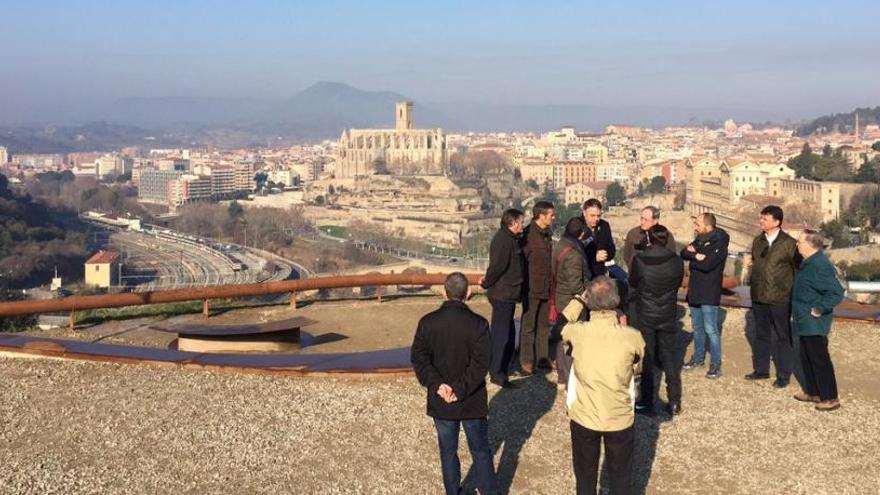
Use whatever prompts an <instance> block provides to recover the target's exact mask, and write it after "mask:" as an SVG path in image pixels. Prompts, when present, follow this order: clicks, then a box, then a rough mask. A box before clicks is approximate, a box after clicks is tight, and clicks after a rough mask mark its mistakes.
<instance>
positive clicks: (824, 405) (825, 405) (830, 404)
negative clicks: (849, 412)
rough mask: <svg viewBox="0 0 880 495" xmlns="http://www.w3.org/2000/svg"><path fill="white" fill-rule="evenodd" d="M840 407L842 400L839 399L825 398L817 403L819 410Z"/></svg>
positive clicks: (832, 409) (831, 409)
mask: <svg viewBox="0 0 880 495" xmlns="http://www.w3.org/2000/svg"><path fill="white" fill-rule="evenodd" d="M835 409H840V401H839V400H837V399H831V400H823V401H820V402H819V403H818V404H816V410H817V411H834V410H835Z"/></svg>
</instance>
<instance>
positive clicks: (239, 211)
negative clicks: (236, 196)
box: [226, 201, 244, 222]
mask: <svg viewBox="0 0 880 495" xmlns="http://www.w3.org/2000/svg"><path fill="white" fill-rule="evenodd" d="M226 213H228V214H229V218H230V219H231V220H233V221H236V222H237V221H239V220H241V219H242V217H244V208H242V207H241V205H240V204H239V203H238V201H233V202H231V203H229V206H228V207H227V208H226Z"/></svg>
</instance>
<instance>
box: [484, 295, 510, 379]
mask: <svg viewBox="0 0 880 495" xmlns="http://www.w3.org/2000/svg"><path fill="white" fill-rule="evenodd" d="M489 304H491V305H492V323H491V324H490V325H491V326H490V328H489V333H490V337H491V339H492V360H491V361H490V362H489V378H490V379H491V380H492V381H493V382H495V383H502V382H504V381H506V380H507V373H508V371H509V368H510V361H511V360H512V359H513V351H514V346H515V344H516V342H515V339H516V335H515V333H516V330H515V328H516V327H514V325H513V313H514V312H515V311H516V303H515V302H508V301H498V300H495V299H489Z"/></svg>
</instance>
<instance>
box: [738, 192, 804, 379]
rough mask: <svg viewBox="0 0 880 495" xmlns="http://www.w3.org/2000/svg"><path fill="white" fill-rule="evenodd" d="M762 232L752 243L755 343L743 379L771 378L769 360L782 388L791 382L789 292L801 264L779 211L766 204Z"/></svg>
mask: <svg viewBox="0 0 880 495" xmlns="http://www.w3.org/2000/svg"><path fill="white" fill-rule="evenodd" d="M759 223H760V226H761V231H762V233H761V234H760V235H758V237H756V238H755V240H754V241H753V242H752V251H751V255H750V256H747V257H746V259H745V265H746V266H747V267H748V266H751V272H752V275H751V282H750V284H749V285H750V288H751V295H752V314H753V316H754V317H755V342H754V345H753V346H752V366H753V371H752V372H751V373H749V374H748V375H746V380H766V379H768V378H770V358H771V357H772V358H773V363H774V365H775V367H776V381H774V382H773V386H774V387H775V388H785V387H786V386H788V382H789V380H790V379H791V372H792V361H793V359H794V350H793V342H792V337H791V324H790V319H791V289H792V286H793V285H794V275H795V272H796V271H797V267H798V265H799V264H800V255H798V252H797V242H796V241H795V240H794V238H792V237H791V236H790V235H788V234H787V233H785V232H784V231H783V230H782V208H780V207H778V206H776V205H769V206H767V207H765V208H764V209H763V210H761V217H760V220H759Z"/></svg>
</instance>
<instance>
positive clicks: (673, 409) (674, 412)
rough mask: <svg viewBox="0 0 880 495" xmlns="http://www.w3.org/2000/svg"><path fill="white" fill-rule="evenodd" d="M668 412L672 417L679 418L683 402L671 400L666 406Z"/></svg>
mask: <svg viewBox="0 0 880 495" xmlns="http://www.w3.org/2000/svg"><path fill="white" fill-rule="evenodd" d="M666 411H667V412H668V413H669V415H670V416H678V415H679V414H681V401H677V400H671V401H669V404H667V405H666Z"/></svg>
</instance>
